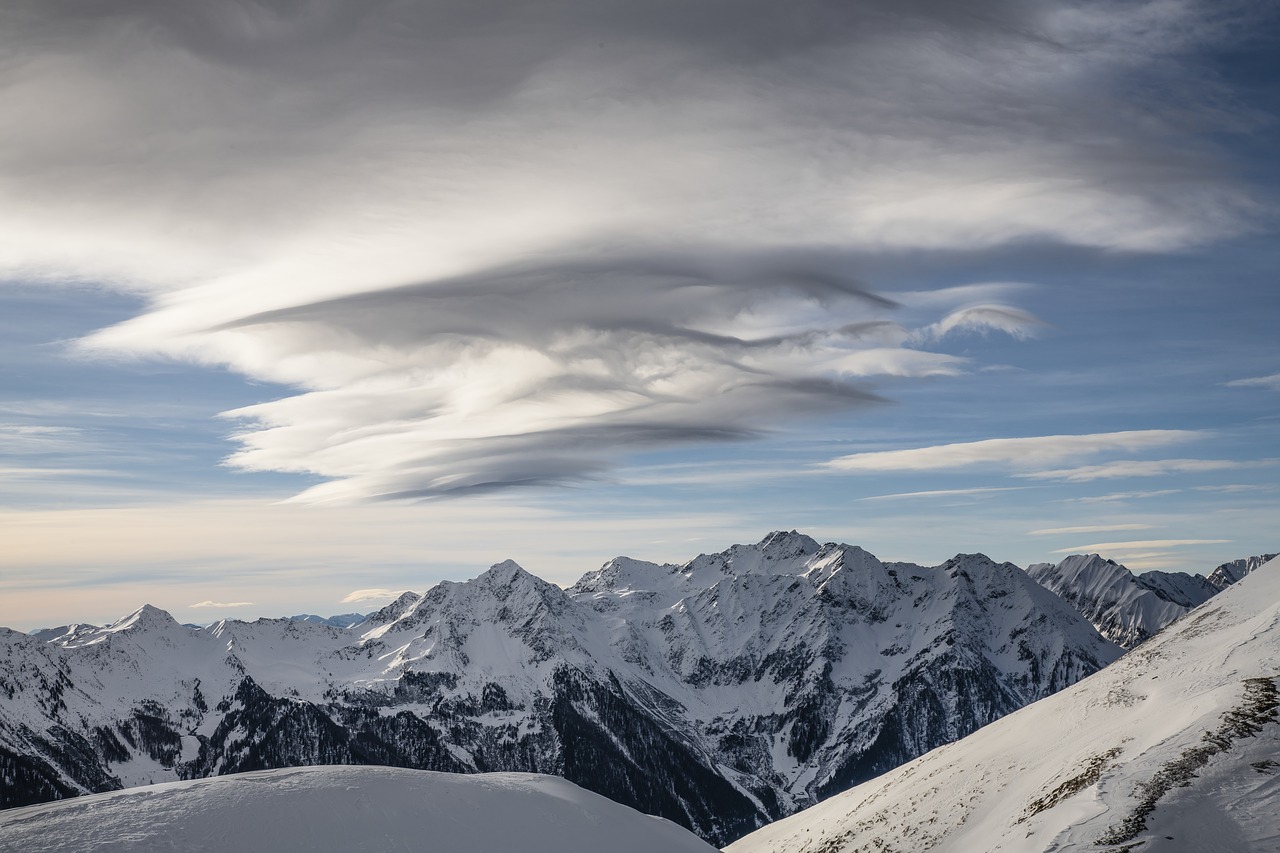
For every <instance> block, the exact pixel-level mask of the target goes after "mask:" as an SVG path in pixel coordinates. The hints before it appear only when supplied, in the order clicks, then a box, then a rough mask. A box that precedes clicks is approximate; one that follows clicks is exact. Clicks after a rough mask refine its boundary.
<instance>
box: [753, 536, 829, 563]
mask: <svg viewBox="0 0 1280 853" xmlns="http://www.w3.org/2000/svg"><path fill="white" fill-rule="evenodd" d="M756 547H757V548H759V549H760V550H761V551H762V552H763V553H764V555H765V556H766V557H767V558H772V559H786V558H788V557H800V556H807V555H809V554H816V553H818V549H820V548H821V547H822V546H821V545H819V544H818V541H817V540H816V539H813V538H812V537H809V536H806V535H805V534H803V533H800V532H799V531H797V530H775V531H773V532H772V533H770V534H769V535H768V536H766V537H764V538H763V539H761V540H760V544H758V545H757V546H756Z"/></svg>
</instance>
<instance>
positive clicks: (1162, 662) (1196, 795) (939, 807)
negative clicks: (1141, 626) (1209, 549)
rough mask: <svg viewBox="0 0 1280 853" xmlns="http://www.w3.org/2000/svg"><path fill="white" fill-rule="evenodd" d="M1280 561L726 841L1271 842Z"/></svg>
mask: <svg viewBox="0 0 1280 853" xmlns="http://www.w3.org/2000/svg"><path fill="white" fill-rule="evenodd" d="M1278 680H1280V560H1273V561H1272V562H1271V563H1269V564H1267V565H1266V566H1263V567H1262V568H1260V569H1259V570H1257V571H1255V572H1253V573H1251V574H1250V575H1249V576H1248V577H1246V578H1244V579H1243V580H1241V581H1240V582H1239V583H1238V584H1235V585H1233V586H1232V587H1231V588H1230V589H1228V590H1226V591H1225V592H1223V593H1222V594H1221V595H1219V596H1217V597H1215V598H1213V599H1211V600H1210V601H1208V602H1207V603H1205V604H1203V605H1201V606H1200V607H1199V608H1197V609H1196V610H1194V611H1193V612H1191V613H1190V614H1188V615H1187V616H1185V617H1184V618H1183V619H1181V620H1179V621H1178V622H1176V623H1174V624H1173V625H1171V626H1170V627H1168V628H1167V629H1166V630H1165V631H1164V632H1162V633H1160V634H1159V635H1157V636H1156V637H1154V638H1153V639H1151V640H1150V641H1148V642H1147V643H1145V644H1143V645H1142V646H1140V647H1139V648H1138V649H1136V650H1135V651H1133V652H1131V653H1130V654H1128V655H1126V656H1125V657H1124V658H1122V659H1121V660H1120V661H1119V662H1117V663H1115V664H1113V665H1111V666H1110V667H1108V668H1107V669H1105V670H1103V671H1102V672H1099V673H1098V674H1096V675H1094V676H1092V677H1090V678H1088V679H1085V680H1084V681H1082V682H1081V683H1079V684H1077V685H1075V686H1074V687H1071V688H1069V689H1067V690H1064V691H1063V692H1061V693H1059V694H1057V695H1055V696H1052V697H1049V698H1047V699H1044V700H1041V701H1039V702H1037V703H1035V704H1034V705H1031V706H1029V707H1026V708H1023V709H1022V710H1020V711H1018V712H1016V713H1014V714H1011V715H1010V716H1008V717H1005V718H1004V719H1002V720H1000V721H998V722H996V723H994V724H992V725H990V726H988V727H986V728H984V729H982V730H981V731H979V732H977V733H975V734H973V735H970V736H969V737H967V738H965V739H963V740H961V741H959V742H957V743H954V744H951V745H949V746H945V747H942V748H940V749H937V750H934V751H933V752H931V753H929V754H927V755H925V756H923V757H922V758H920V759H917V760H916V761H912V762H911V763H909V764H906V765H904V766H903V767H900V768H898V769H897V770H895V771H893V772H892V773H889V774H886V775H884V776H882V777H880V778H878V779H875V780H873V781H871V782H868V783H866V784H863V785H860V786H858V787H856V788H854V789H852V790H850V791H847V792H845V793H843V794H841V795H839V796H836V797H833V798H832V799H830V800H827V801H826V802H824V803H822V804H820V805H817V806H814V807H813V808H811V809H808V810H806V811H804V812H801V813H800V814H797V815H794V816H792V817H790V818H787V819H785V820H782V821H779V822H778V823H775V824H773V825H771V826H768V827H765V828H764V829H761V830H759V831H757V832H755V833H752V834H751V835H748V836H747V837H745V838H743V839H741V840H739V841H738V842H736V843H734V844H732V845H730V846H729V847H728V848H727V850H728V851H731V853H775V851H776V852H777V853H781V851H786V853H853V851H877V853H891V851H902V853H906V851H917V850H924V849H929V850H933V851H957V853H962V852H963V853H968V851H997V850H1000V851H1050V850H1052V851H1063V853H1065V851H1093V850H1114V851H1120V850H1125V851H1130V850H1132V851H1141V853H1160V852H1161V851H1165V852H1166V853H1174V851H1178V853H1184V851H1198V852H1199V853H1249V851H1257V852H1258V853H1262V852H1263V851H1266V853H1274V851H1275V850H1277V849H1280V723H1278V722H1277V707H1278V705H1280V699H1278V698H1277V681H1278Z"/></svg>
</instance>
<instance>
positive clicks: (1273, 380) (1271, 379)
mask: <svg viewBox="0 0 1280 853" xmlns="http://www.w3.org/2000/svg"><path fill="white" fill-rule="evenodd" d="M1227 387H1228V388H1268V389H1270V390H1272V391H1280V373H1273V374H1271V375H1270V376H1255V377H1253V378H1252V379H1233V380H1231V381H1230V382H1228V383H1227Z"/></svg>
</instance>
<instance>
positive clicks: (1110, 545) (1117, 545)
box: [1053, 539, 1231, 556]
mask: <svg viewBox="0 0 1280 853" xmlns="http://www.w3.org/2000/svg"><path fill="white" fill-rule="evenodd" d="M1230 541H1231V540H1230V539H1144V540H1139V541H1136V542H1095V543H1093V544H1092V545H1077V546H1075V547H1073V548H1059V549H1057V550H1056V551H1054V552H1053V553H1055V554H1083V553H1100V552H1103V551H1109V552H1112V553H1127V552H1128V551H1149V550H1151V549H1153V548H1157V549H1158V548H1179V547H1182V546H1185V545H1222V544H1224V543H1227V542H1230ZM1141 556H1152V555H1150V554H1142V555H1141Z"/></svg>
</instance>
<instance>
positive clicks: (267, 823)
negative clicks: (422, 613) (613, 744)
mask: <svg viewBox="0 0 1280 853" xmlns="http://www.w3.org/2000/svg"><path fill="white" fill-rule="evenodd" d="M0 850H6V851H15V853H16V851H23V853H82V851H88V850H94V851H100V853H109V851H122V853H123V851H131V852H132V853H137V851H160V850H182V851H184V853H227V851H235V853H281V851H289V850H305V851H307V853H394V851H406V853H407V851H421V850H440V851H448V853H504V851H520V853H599V851H602V850H609V851H612V853H654V851H664V853H712V851H714V850H715V848H713V847H711V846H710V845H708V844H707V843H706V842H704V841H702V840H700V839H699V838H698V837H697V836H695V835H693V834H692V833H690V832H689V831H688V830H686V829H683V828H682V827H679V826H676V825H675V824H673V823H671V822H669V821H664V820H659V819H656V818H652V817H649V816H647V815H642V814H640V813H639V812H637V811H635V810H634V809H629V808H627V807H626V806H620V805H618V804H617V803H614V802H611V801H610V800H608V799H605V798H604V797H601V796H599V795H597V794H593V793H591V792H589V791H584V790H583V789H581V788H579V787H577V786H576V785H573V784H571V783H569V782H566V781H564V780H563V779H557V778H554V777H550V776H536V775H532V774H524V773H492V774H484V775H478V776H460V775H457V774H450V773H431V772H425V771H421V770H403V769H395V768H387V767H309V768H303V769H294V770H266V771H260V772H257V773H244V774H238V775H235V776H223V777H219V778H216V779H205V780H197V781H192V782H170V783H167V784H163V785H154V786H151V787H148V788H135V789H132V790H128V791H119V792H113V793H109V794H94V795H92V796H88V797H84V798H80V799H76V800H72V801H64V802H60V803H52V804H46V805H39V806H30V807H27V808H22V809H13V810H10V811H5V812H0Z"/></svg>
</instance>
